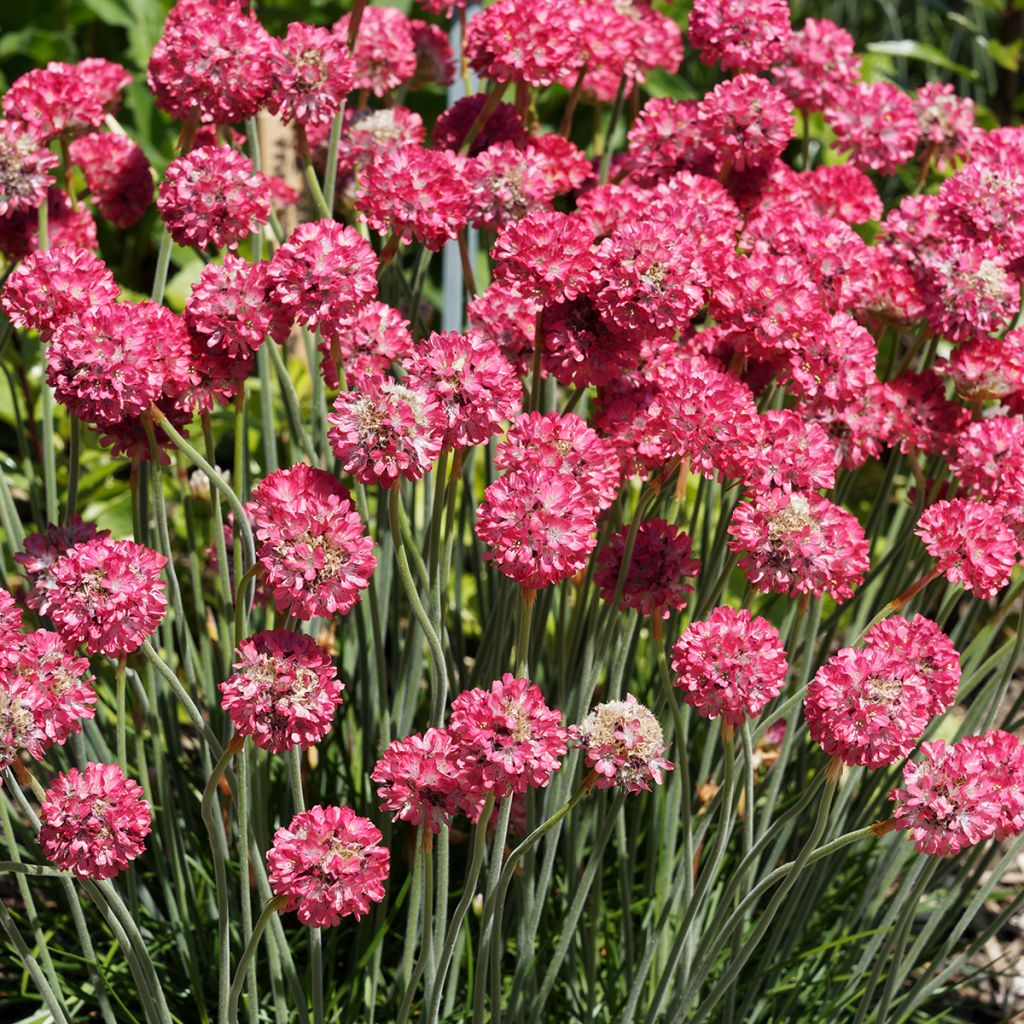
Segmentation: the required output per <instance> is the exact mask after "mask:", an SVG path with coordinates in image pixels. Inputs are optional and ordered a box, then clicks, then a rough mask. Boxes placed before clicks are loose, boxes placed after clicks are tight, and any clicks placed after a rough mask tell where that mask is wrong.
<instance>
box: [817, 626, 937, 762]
mask: <svg viewBox="0 0 1024 1024" xmlns="http://www.w3.org/2000/svg"><path fill="white" fill-rule="evenodd" d="M935 704H936V701H935V697H934V695H933V694H932V692H931V691H930V688H929V681H928V680H927V679H926V678H925V677H924V676H922V675H921V674H920V673H919V672H918V671H917V665H916V663H915V662H914V661H913V660H911V659H910V658H907V657H905V656H904V654H903V652H902V651H900V650H890V649H889V648H888V647H887V646H886V645H881V644H875V645H872V646H870V647H865V648H863V649H855V648H853V647H844V648H843V649H842V650H841V651H839V652H838V653H837V654H835V655H834V656H833V657H831V658H830V659H829V660H828V661H827V662H826V663H825V664H824V665H822V666H821V668H820V669H818V672H817V674H816V675H815V677H814V679H813V680H811V684H810V686H809V687H808V689H807V698H806V701H805V702H804V713H805V715H806V717H807V726H808V728H809V730H810V733H811V738H812V739H813V740H814V741H815V742H816V743H818V744H820V746H821V747H822V749H823V750H824V751H825V753H826V754H831V755H832V756H833V757H837V758H839V759H840V760H841V761H842V762H843V763H844V764H847V765H850V766H851V767H852V766H855V765H861V766H864V767H867V768H884V767H885V766H886V765H889V764H894V763H895V762H896V761H898V760H899V759H900V758H901V757H906V756H907V754H909V753H910V752H911V751H912V750H913V749H914V746H915V745H916V743H917V741H918V740H919V739H920V738H921V735H922V734H923V733H924V731H925V729H926V727H927V726H928V723H929V722H930V721H931V719H932V718H933V717H934V715H935Z"/></svg>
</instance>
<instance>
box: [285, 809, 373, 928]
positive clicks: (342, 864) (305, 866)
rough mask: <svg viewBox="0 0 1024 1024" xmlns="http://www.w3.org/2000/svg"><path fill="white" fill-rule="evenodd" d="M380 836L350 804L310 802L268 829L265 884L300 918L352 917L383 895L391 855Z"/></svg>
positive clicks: (328, 921) (317, 922)
mask: <svg viewBox="0 0 1024 1024" xmlns="http://www.w3.org/2000/svg"><path fill="white" fill-rule="evenodd" d="M380 840H381V832H380V829H379V828H377V826H376V825H374V824H373V822H372V821H370V819H369V818H360V817H359V815H357V814H356V812H355V811H353V810H352V808H351V807H322V806H319V805H318V806H316V807H311V808H310V809H309V810H308V811H302V812H301V813H300V814H296V815H295V817H294V818H292V820H291V823H290V824H289V825H288V827H287V828H279V829H278V830H277V832H276V833H275V834H274V843H273V846H272V847H271V848H270V850H269V851H268V852H267V870H268V873H269V875H270V887H271V889H273V891H274V894H275V895H276V896H283V897H286V903H285V906H284V909H285V910H294V911H296V912H297V913H298V915H299V920H300V921H301V922H302V923H303V924H308V925H310V926H312V927H314V928H330V927H333V926H334V925H336V924H339V923H340V922H341V919H342V918H343V917H355V919H356V920H357V921H358V920H359V918H361V917H362V916H363V915H364V914H367V913H369V911H370V904H371V903H380V901H381V900H382V899H384V883H385V882H386V881H387V877H388V873H389V871H390V866H391V855H390V854H389V853H388V851H387V850H386V849H384V848H383V847H382V846H380V845H379V844H380Z"/></svg>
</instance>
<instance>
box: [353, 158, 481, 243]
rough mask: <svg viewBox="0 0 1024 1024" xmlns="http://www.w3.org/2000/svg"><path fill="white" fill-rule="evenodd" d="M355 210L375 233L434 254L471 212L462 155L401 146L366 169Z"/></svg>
mask: <svg viewBox="0 0 1024 1024" xmlns="http://www.w3.org/2000/svg"><path fill="white" fill-rule="evenodd" d="M360 184H361V186H362V191H361V192H360V195H359V197H358V199H357V204H356V205H357V206H358V208H359V209H360V210H361V211H362V212H363V214H365V216H366V222H367V223H368V224H369V225H370V227H371V228H373V230H374V231H378V232H380V233H381V234H382V235H383V234H393V235H395V236H396V237H398V238H400V239H401V240H402V241H403V242H405V243H406V244H407V245H408V244H409V243H410V242H411V241H412V240H413V239H414V238H415V239H416V240H417V241H419V242H422V243H423V245H425V246H426V247H427V248H428V249H430V250H432V251H433V252H437V251H439V250H440V249H441V248H442V247H443V246H444V244H445V242H447V241H448V240H449V239H451V238H454V237H455V236H456V235H457V234H458V232H459V231H460V230H461V229H462V228H463V227H465V226H466V224H467V223H468V221H469V218H470V214H471V212H472V200H471V197H470V192H469V186H468V185H467V184H466V181H465V172H464V167H463V158H462V157H460V156H458V155H456V154H455V153H451V152H449V151H448V150H446V149H444V150H436V149H424V148H423V147H422V146H402V147H400V148H399V149H395V150H393V151H391V152H389V153H384V154H382V155H381V156H379V157H378V158H377V159H376V160H374V161H373V163H371V164H370V165H369V167H367V168H366V170H365V171H364V173H363V175H362V177H361V179H360Z"/></svg>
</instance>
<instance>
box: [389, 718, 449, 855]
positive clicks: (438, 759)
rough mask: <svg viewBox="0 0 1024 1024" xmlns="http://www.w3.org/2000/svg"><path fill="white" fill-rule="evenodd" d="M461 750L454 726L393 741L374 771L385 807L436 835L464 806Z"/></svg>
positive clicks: (398, 817) (401, 818) (429, 730)
mask: <svg viewBox="0 0 1024 1024" xmlns="http://www.w3.org/2000/svg"><path fill="white" fill-rule="evenodd" d="M458 753H459V747H458V745H457V744H456V742H455V741H454V739H453V738H452V734H451V732H450V731H449V730H448V729H428V730H427V731H426V732H425V733H422V734H421V733H416V734H415V735H414V736H407V737H406V738H405V739H404V740H393V741H392V742H391V743H390V744H389V745H388V748H387V749H386V750H385V751H384V753H383V754H382V755H381V758H380V760H379V761H378V762H377V763H376V765H374V768H373V772H372V773H371V775H370V778H371V779H373V781H374V782H376V783H377V796H378V797H379V798H380V809H381V810H382V811H392V812H393V813H394V816H395V819H396V820H398V821H407V822H409V824H410V825H423V826H425V827H426V828H428V829H430V831H431V832H433V833H434V834H435V835H436V834H437V833H438V832H440V831H441V828H442V826H445V825H447V824H448V822H449V821H450V820H451V816H452V815H453V814H455V812H456V811H458V810H460V809H461V808H462V807H463V802H462V795H463V791H464V789H465V786H466V779H465V774H464V772H463V771H462V770H461V769H460V768H459V765H458V762H457V760H456V756H457V754H458Z"/></svg>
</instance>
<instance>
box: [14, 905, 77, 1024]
mask: <svg viewBox="0 0 1024 1024" xmlns="http://www.w3.org/2000/svg"><path fill="white" fill-rule="evenodd" d="M0 925H2V926H3V929H4V932H5V933H6V934H7V938H8V939H9V940H10V942H11V945H12V946H14V948H15V949H16V950H17V951H18V956H19V957H20V958H21V962H22V964H23V965H24V966H25V970H27V971H28V973H29V977H31V979H32V982H33V984H34V985H35V986H36V989H37V990H38V991H39V995H40V996H41V997H42V999H43V1002H44V1003H45V1004H46V1008H47V1009H48V1010H49V1011H50V1014H51V1016H52V1017H53V1019H54V1021H55V1022H56V1024H70V1022H69V1021H68V1016H67V1014H66V1013H65V1012H64V1006H63V1003H62V1002H61V1000H60V998H59V997H58V995H57V993H56V992H54V990H53V987H52V986H51V984H50V982H49V981H48V980H47V978H46V975H45V974H44V973H43V970H42V968H41V967H40V966H39V962H38V961H37V960H36V958H35V957H34V956H33V955H32V951H31V950H30V949H29V947H28V943H27V942H26V941H25V940H24V939H23V938H22V936H21V932H19V931H18V926H17V925H16V924H15V923H14V918H12V917H11V912H10V911H9V910H8V909H7V905H6V904H5V903H4V901H3V900H0ZM44 948H45V947H44Z"/></svg>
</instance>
